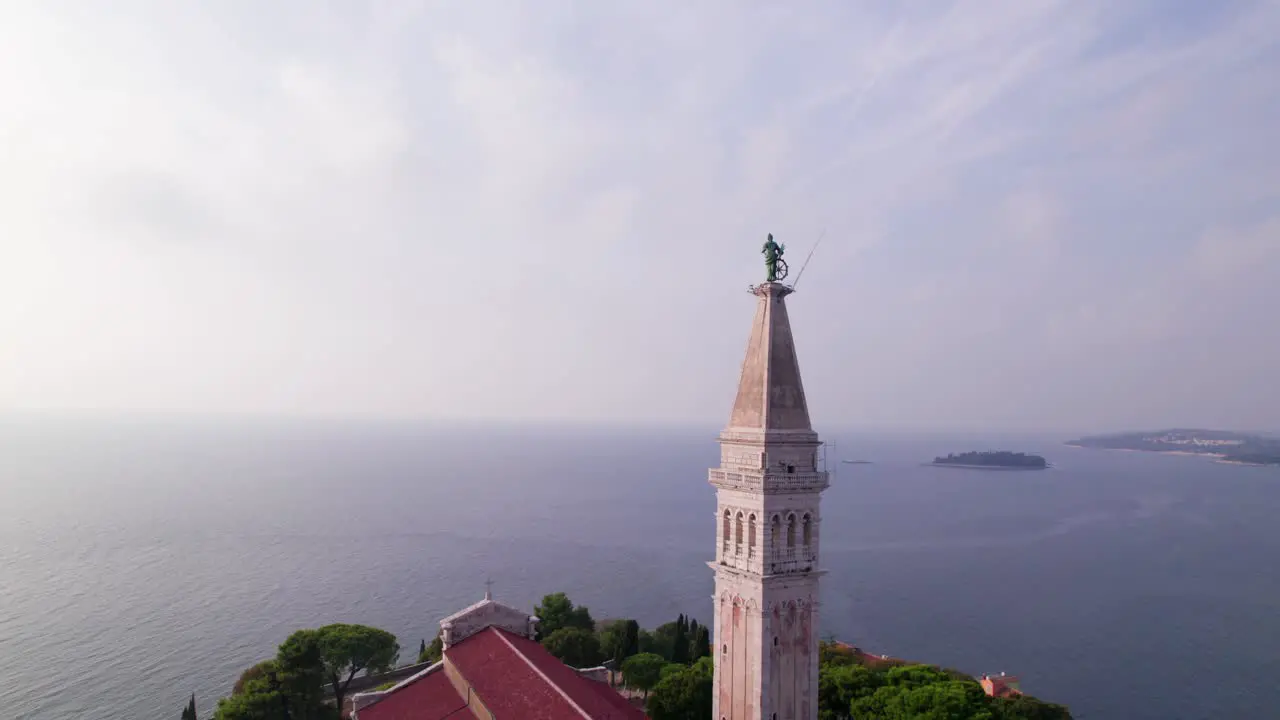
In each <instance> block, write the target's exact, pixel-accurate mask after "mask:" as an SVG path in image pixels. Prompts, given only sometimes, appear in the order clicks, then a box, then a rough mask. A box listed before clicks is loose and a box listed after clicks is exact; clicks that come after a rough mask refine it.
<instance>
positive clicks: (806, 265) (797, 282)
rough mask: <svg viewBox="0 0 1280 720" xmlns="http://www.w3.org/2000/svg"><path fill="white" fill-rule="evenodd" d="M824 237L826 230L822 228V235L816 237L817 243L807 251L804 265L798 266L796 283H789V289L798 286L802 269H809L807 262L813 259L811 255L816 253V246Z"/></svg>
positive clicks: (802, 275) (802, 273)
mask: <svg viewBox="0 0 1280 720" xmlns="http://www.w3.org/2000/svg"><path fill="white" fill-rule="evenodd" d="M826 236H827V229H826V228H822V234H821V235H818V241H817V242H815V243H814V244H813V247H812V248H810V249H809V254H808V255H807V256H806V257H805V259H804V264H803V265H801V266H800V272H799V273H796V281H795V282H793V283H791V288H792V289H793V290H794V289H795V287H796V286H797V285H799V284H800V278H802V277H804V269H805V268H807V267H809V261H810V260H812V259H813V253H814V251H816V250H817V249H818V246H819V245H821V244H822V238H824V237H826Z"/></svg>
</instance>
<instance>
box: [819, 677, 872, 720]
mask: <svg viewBox="0 0 1280 720" xmlns="http://www.w3.org/2000/svg"><path fill="white" fill-rule="evenodd" d="M884 683H885V679H884V674H883V673H879V672H876V671H874V670H872V669H871V668H869V667H866V666H864V665H853V664H847V665H845V664H842V665H823V666H822V667H821V670H820V671H819V673H818V717H819V718H820V719H821V720H845V719H846V718H848V717H849V707H850V706H851V705H852V704H853V701H855V700H858V699H860V698H864V697H870V696H871V695H872V694H873V693H875V691H876V690H877V689H879V688H880V687H881V686H882V685H884Z"/></svg>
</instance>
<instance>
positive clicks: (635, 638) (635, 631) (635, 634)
mask: <svg viewBox="0 0 1280 720" xmlns="http://www.w3.org/2000/svg"><path fill="white" fill-rule="evenodd" d="M622 654H623V657H631V656H632V655H639V654H640V623H638V622H636V621H635V620H628V621H627V642H626V649H625V650H623V653H622Z"/></svg>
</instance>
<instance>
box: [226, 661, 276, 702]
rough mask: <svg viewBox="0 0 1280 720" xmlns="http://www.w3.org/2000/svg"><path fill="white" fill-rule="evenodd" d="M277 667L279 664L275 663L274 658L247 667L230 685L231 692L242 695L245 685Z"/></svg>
mask: <svg viewBox="0 0 1280 720" xmlns="http://www.w3.org/2000/svg"><path fill="white" fill-rule="evenodd" d="M278 669H279V665H278V663H276V660H275V658H272V659H270V660H263V661H262V662H260V663H258V664H257V665H253V666H251V667H249V668H248V669H247V670H245V671H244V672H242V673H240V677H239V678H237V679H236V684H235V685H233V686H232V687H231V694H232V695H243V694H244V691H245V687H247V686H248V684H249V683H250V682H252V681H254V680H257V679H258V678H260V677H262V676H264V675H266V674H267V673H269V672H275V671H276V670H278Z"/></svg>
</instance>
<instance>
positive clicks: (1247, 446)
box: [1063, 429, 1280, 467]
mask: <svg viewBox="0 0 1280 720" xmlns="http://www.w3.org/2000/svg"><path fill="white" fill-rule="evenodd" d="M1063 444H1064V445H1066V446H1068V447H1076V448H1086V449H1089V450H1121V451H1125V452H1146V453H1157V454H1161V455H1193V456H1197V457H1203V458H1208V459H1212V460H1214V461H1215V462H1219V463H1222V464H1225V465H1250V466H1254V467H1266V466H1280V438H1275V437H1269V436H1264V435H1255V434H1249V433H1238V432H1232V431H1228V430H1201V429H1174V430H1156V431H1150V432H1128V433H1117V434H1112V435H1092V436H1088V437H1083V438H1079V439H1076V440H1069V441H1067V442H1065V443H1063Z"/></svg>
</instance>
